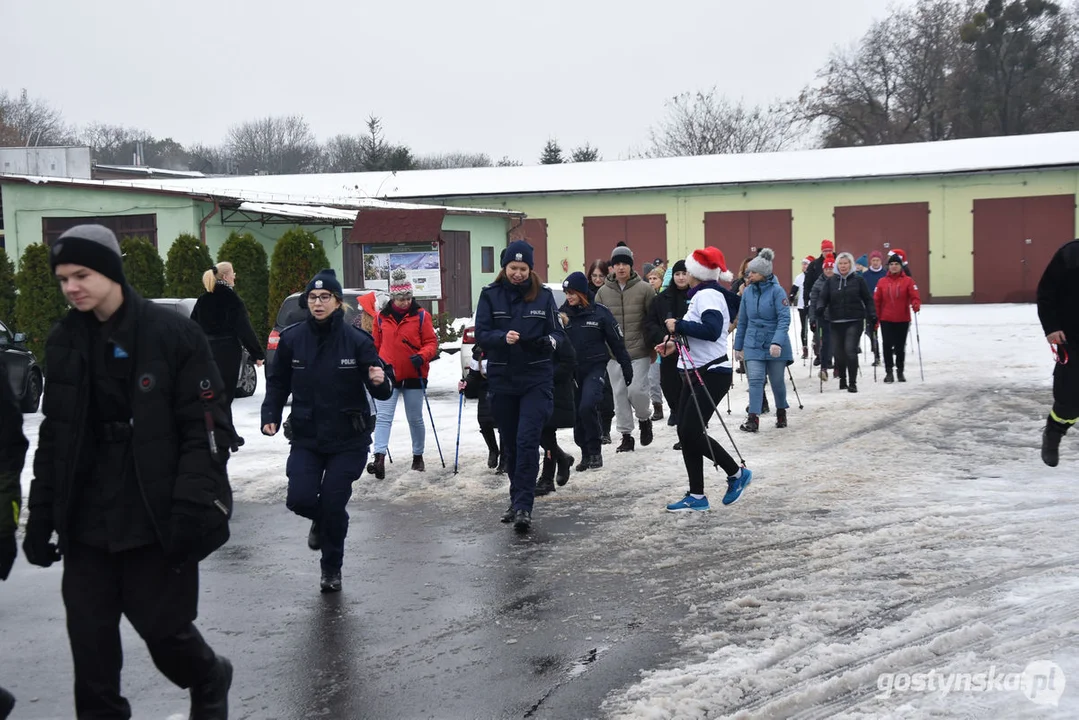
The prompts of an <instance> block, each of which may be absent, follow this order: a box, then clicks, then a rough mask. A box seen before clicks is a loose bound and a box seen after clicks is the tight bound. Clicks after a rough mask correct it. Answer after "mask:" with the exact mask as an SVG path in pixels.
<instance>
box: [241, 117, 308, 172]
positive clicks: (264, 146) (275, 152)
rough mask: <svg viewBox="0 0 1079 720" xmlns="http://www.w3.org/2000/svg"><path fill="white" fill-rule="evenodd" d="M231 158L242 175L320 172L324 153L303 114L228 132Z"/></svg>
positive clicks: (253, 124)
mask: <svg viewBox="0 0 1079 720" xmlns="http://www.w3.org/2000/svg"><path fill="white" fill-rule="evenodd" d="M226 146H227V148H228V152H229V155H230V156H231V157H232V159H233V160H234V161H235V163H236V169H237V171H238V172H239V173H241V174H245V175H246V174H251V173H263V174H267V175H282V174H286V173H308V172H318V170H319V164H320V161H321V156H322V151H321V149H320V148H319V145H318V141H317V140H316V139H315V136H314V134H313V133H312V132H311V128H310V127H309V126H308V124H307V121H306V120H304V118H303V116H302V115H286V116H283V117H266V118H262V119H261V120H251V121H248V122H245V123H241V124H240V125H235V126H233V127H232V128H230V129H229V132H228V139H227V141H226Z"/></svg>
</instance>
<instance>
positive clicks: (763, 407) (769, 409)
mask: <svg viewBox="0 0 1079 720" xmlns="http://www.w3.org/2000/svg"><path fill="white" fill-rule="evenodd" d="M770 412H772V407H771V406H770V405H769V404H768V396H767V395H765V396H764V398H763V400H762V401H761V415H767V414H768V413H770Z"/></svg>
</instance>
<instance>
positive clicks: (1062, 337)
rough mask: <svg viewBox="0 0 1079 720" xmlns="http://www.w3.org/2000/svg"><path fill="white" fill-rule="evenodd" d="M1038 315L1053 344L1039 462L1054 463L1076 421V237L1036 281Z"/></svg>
mask: <svg viewBox="0 0 1079 720" xmlns="http://www.w3.org/2000/svg"><path fill="white" fill-rule="evenodd" d="M1037 297H1038V319H1039V320H1040V321H1041V324H1042V330H1043V331H1044V332H1045V339H1046V341H1047V342H1048V343H1049V345H1050V347H1052V346H1054V345H1055V346H1056V348H1055V350H1056V354H1057V363H1056V367H1055V368H1054V369H1053V407H1052V408H1051V409H1050V410H1049V417H1048V418H1046V420H1045V430H1043V431H1042V462H1044V463H1045V464H1046V465H1048V466H1049V467H1056V466H1057V464H1058V463H1059V462H1060V441H1061V440H1062V439H1063V438H1064V435H1065V433H1067V432H1068V429H1069V428H1072V427H1074V426H1075V423H1076V422H1079V240H1073V241H1071V242H1069V243H1066V244H1065V245H1063V246H1062V247H1061V248H1060V249H1059V250H1057V251H1056V254H1055V255H1053V259H1052V260H1050V261H1049V265H1048V266H1046V268H1045V272H1044V273H1042V277H1041V280H1040V281H1039V282H1038V296H1037Z"/></svg>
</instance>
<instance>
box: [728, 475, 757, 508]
mask: <svg viewBox="0 0 1079 720" xmlns="http://www.w3.org/2000/svg"><path fill="white" fill-rule="evenodd" d="M752 480H753V472H752V471H751V470H750V469H749V468H742V477H740V478H739V477H729V478H727V494H726V495H724V496H723V504H724V505H730V504H731V503H732V502H734V501H735V500H737V499H738V498H739V497H741V495H742V491H743V490H745V489H746V488H747V487H749V483H750V482H752Z"/></svg>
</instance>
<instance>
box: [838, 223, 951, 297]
mask: <svg viewBox="0 0 1079 720" xmlns="http://www.w3.org/2000/svg"><path fill="white" fill-rule="evenodd" d="M833 217H834V218H835V244H836V248H837V250H838V251H839V252H849V253H850V254H852V255H854V257H856V258H857V257H859V256H860V255H863V254H868V253H870V252H872V251H873V250H880V251H881V252H882V253H884V256H885V257H884V259H885V261H887V259H888V252H889V251H890V250H894V249H896V248H899V249H902V250H903V252H905V253H906V254H907V265H908V267H909V268H910V273H911V275H912V276H913V277H914V279H915V280H917V281H918V291H919V293H920V294H921V296H922V299H923V300H928V299H929V298H930V288H929V203H898V204H895V205H852V206H849V207H837V208H836V209H835V213H834V215H833Z"/></svg>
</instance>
